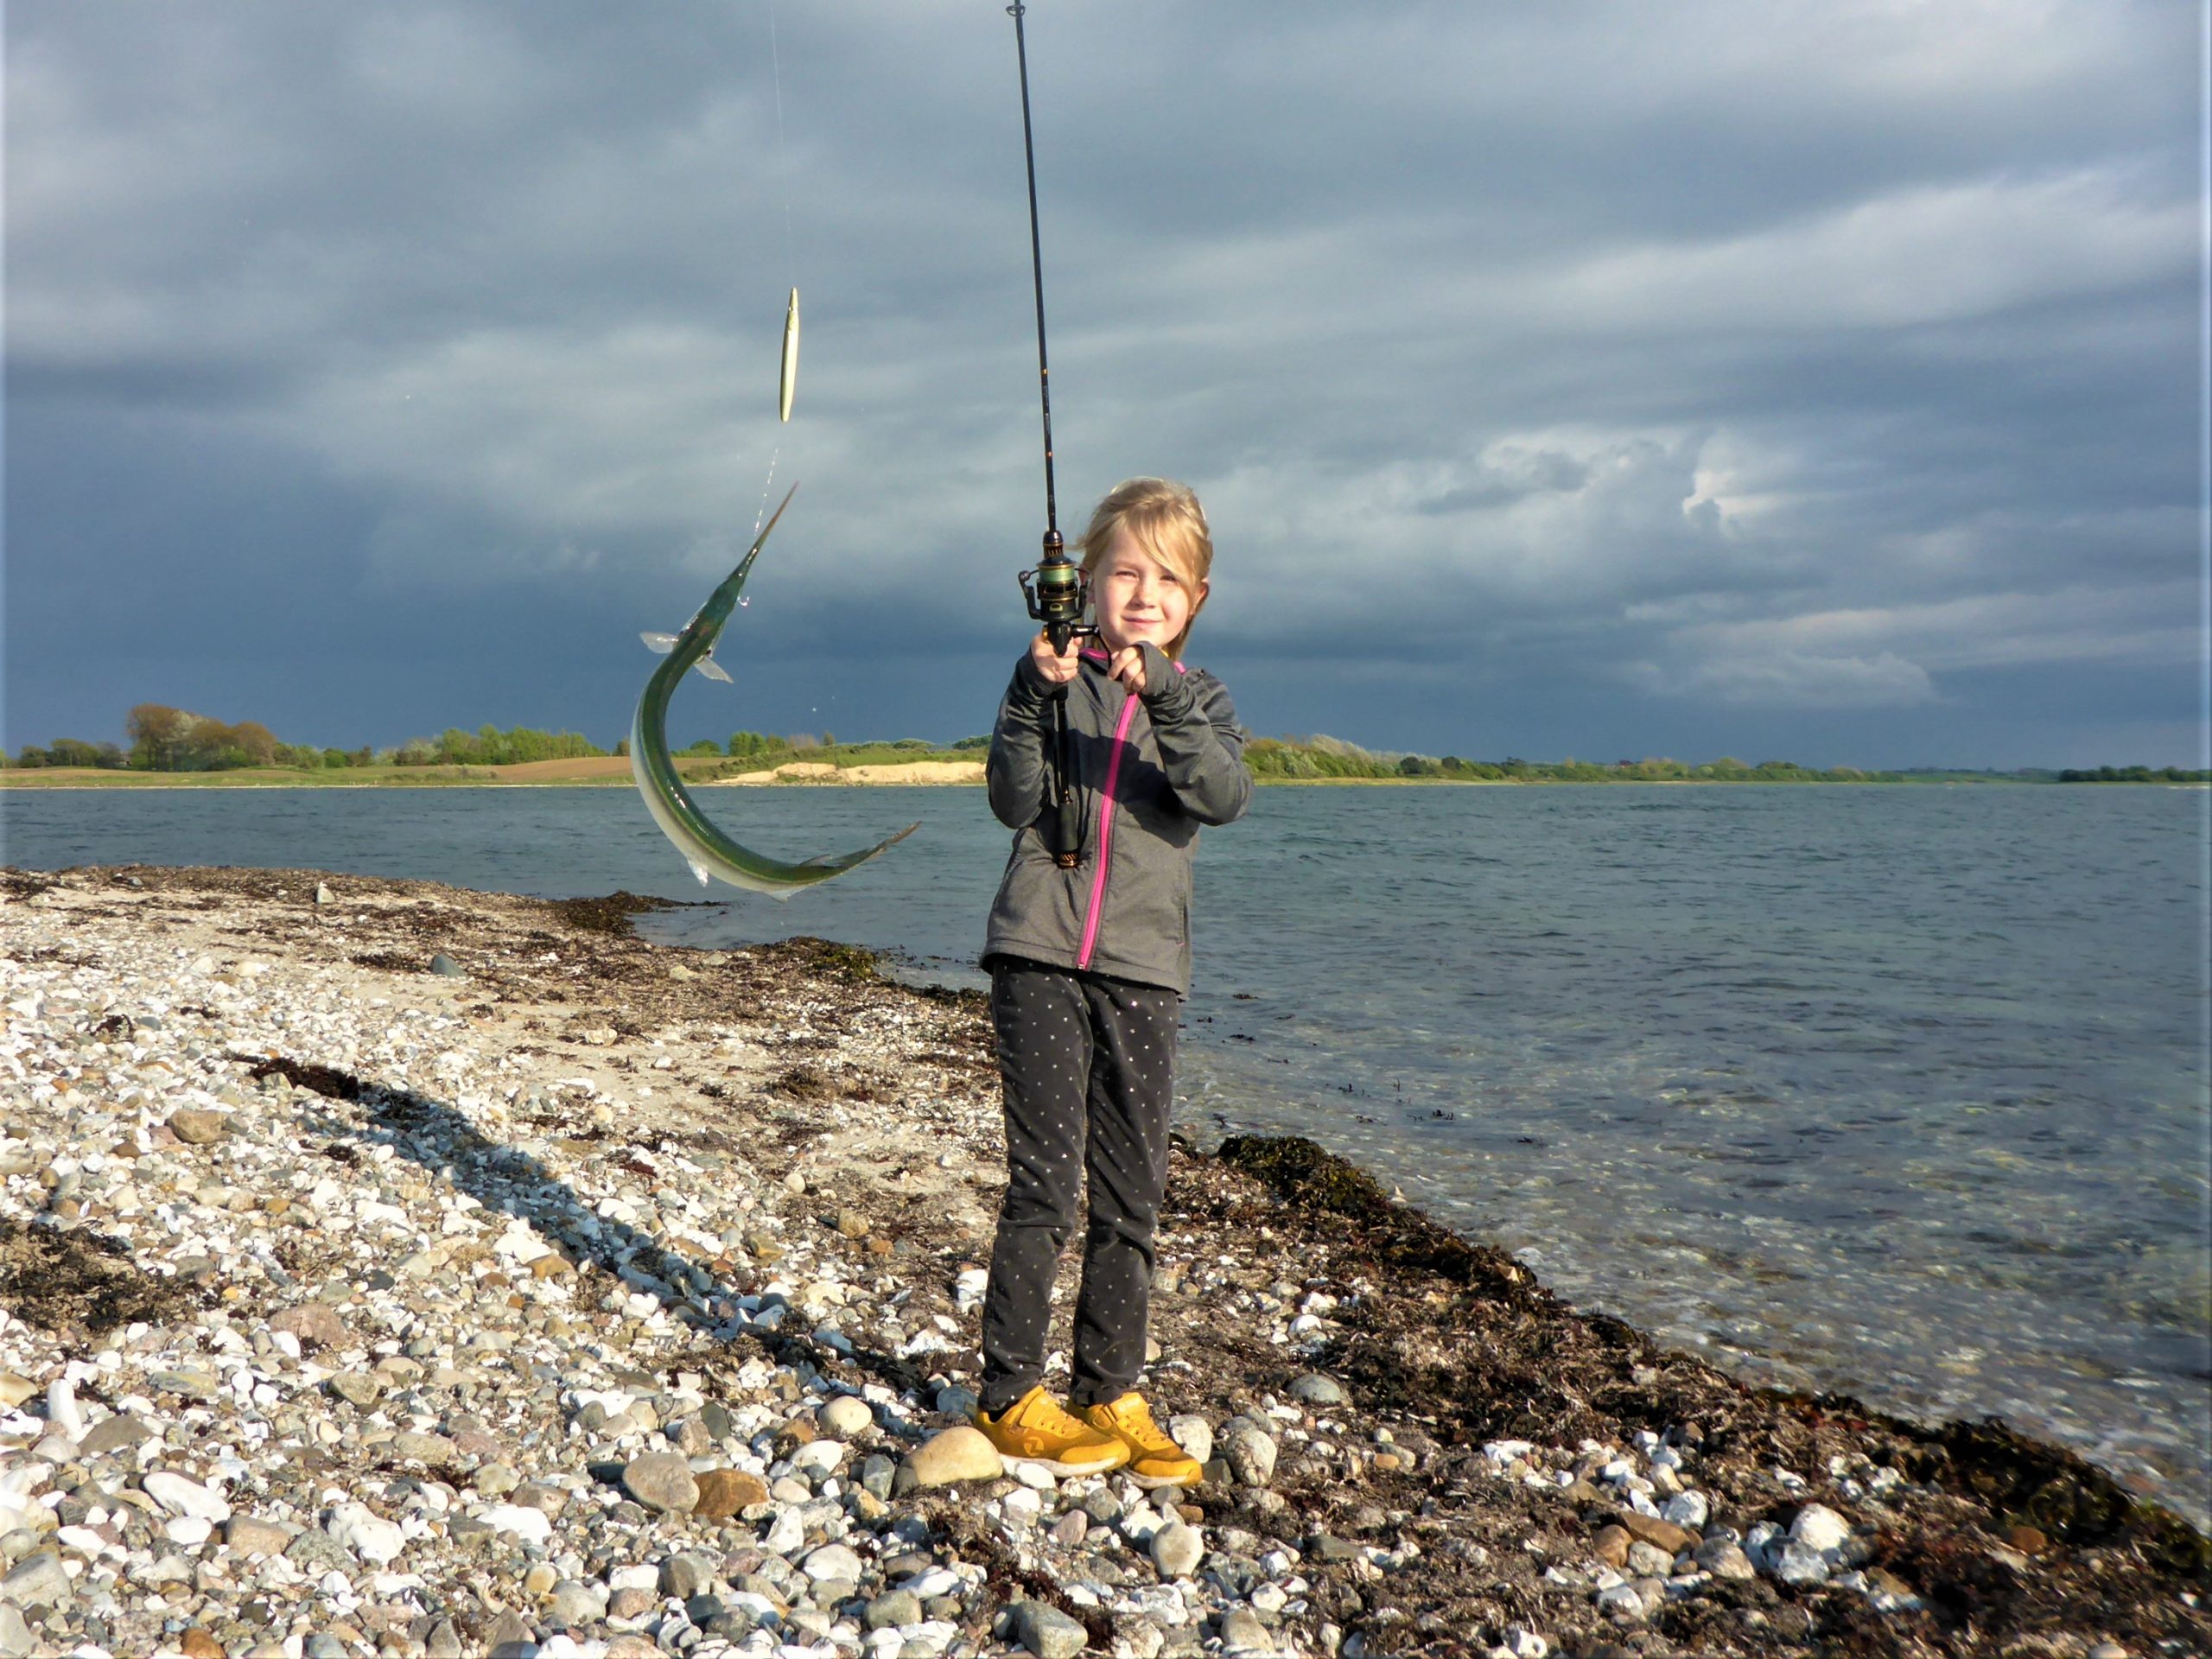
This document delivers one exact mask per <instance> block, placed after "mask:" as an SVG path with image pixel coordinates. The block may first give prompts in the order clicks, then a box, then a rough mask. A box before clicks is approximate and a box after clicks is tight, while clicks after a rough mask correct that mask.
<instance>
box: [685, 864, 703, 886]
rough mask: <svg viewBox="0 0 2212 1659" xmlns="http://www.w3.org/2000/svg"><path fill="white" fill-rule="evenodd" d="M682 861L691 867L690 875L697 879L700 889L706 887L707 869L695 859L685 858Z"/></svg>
mask: <svg viewBox="0 0 2212 1659" xmlns="http://www.w3.org/2000/svg"><path fill="white" fill-rule="evenodd" d="M684 862H685V863H687V864H689V865H690V867H691V874H694V875H696V876H697V877H698V878H699V885H700V886H701V887H705V886H706V885H707V867H706V866H705V865H703V864H702V863H700V862H699V861H697V860H696V859H690V858H687V859H685V860H684Z"/></svg>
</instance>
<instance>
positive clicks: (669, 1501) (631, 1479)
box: [622, 1452, 699, 1515]
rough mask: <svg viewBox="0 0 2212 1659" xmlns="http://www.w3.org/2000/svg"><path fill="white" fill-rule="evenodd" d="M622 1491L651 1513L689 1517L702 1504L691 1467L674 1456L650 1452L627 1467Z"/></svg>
mask: <svg viewBox="0 0 2212 1659" xmlns="http://www.w3.org/2000/svg"><path fill="white" fill-rule="evenodd" d="M622 1490H623V1491H626V1492H627V1493H629V1494H630V1496H631V1497H634V1498H636V1499H637V1500H638V1502H639V1503H642V1504H644V1505H645V1508H647V1509H649V1510H660V1511H662V1512H663V1513H664V1514H668V1515H689V1514H690V1513H691V1511H692V1510H693V1509H694V1508H695V1507H696V1505H697V1503H698V1502H699V1483H698V1482H697V1481H696V1480H695V1479H693V1478H692V1477H691V1463H690V1459H687V1458H683V1457H679V1456H677V1454H676V1453H675V1452H646V1453H645V1455H644V1456H642V1457H636V1458H632V1459H630V1461H629V1462H628V1463H627V1464H626V1465H623V1469H622Z"/></svg>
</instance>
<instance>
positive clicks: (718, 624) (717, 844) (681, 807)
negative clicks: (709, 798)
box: [630, 485, 921, 899]
mask: <svg viewBox="0 0 2212 1659" xmlns="http://www.w3.org/2000/svg"><path fill="white" fill-rule="evenodd" d="M797 491H798V486H797V485H793V486H791V489H789V490H787V491H785V493H784V499H782V500H781V501H780V502H779V503H778V504H777V506H776V511H775V514H774V516H773V517H772V518H770V519H769V520H768V523H767V524H766V528H764V529H763V530H762V531H761V532H760V534H759V535H758V536H756V537H753V545H752V546H751V547H748V548H747V549H746V550H745V556H744V557H743V558H742V559H740V560H739V561H738V564H737V569H734V570H733V571H731V572H730V573H729V575H728V576H726V577H724V578H723V580H722V583H721V586H720V587H719V588H715V591H714V592H713V593H712V594H709V595H708V598H707V602H706V603H705V604H704V605H702V606H701V607H699V613H698V614H697V615H696V616H695V617H693V618H692V619H691V620H690V621H689V622H688V623H686V624H685V625H684V627H683V632H682V633H675V634H670V633H647V634H640V635H639V638H640V639H643V640H644V641H645V644H646V645H649V646H651V647H652V649H653V650H655V651H658V652H666V653H667V656H668V660H667V661H666V662H664V663H663V664H661V665H660V666H659V667H658V669H656V670H654V671H653V677H652V678H651V679H649V680H647V681H646V682H645V694H644V695H643V696H640V697H639V699H638V712H637V715H636V716H635V718H633V719H632V721H631V722H630V775H631V776H632V777H633V778H635V779H637V780H638V790H639V793H640V794H642V795H643V796H644V797H645V807H646V810H648V811H650V812H651V813H652V815H653V822H654V823H658V825H660V828H661V833H662V834H663V835H664V836H667V837H668V838H669V840H671V842H675V843H676V850H677V852H679V853H681V854H683V861H684V862H685V863H687V864H689V865H690V867H691V874H694V875H696V876H697V877H698V878H699V884H700V885H701V886H702V887H704V886H705V885H706V883H707V880H708V878H709V877H710V876H720V877H721V879H722V880H725V881H727V882H728V883H729V885H730V886H732V887H743V888H745V889H747V891H748V892H752V893H766V894H768V895H769V897H771V898H773V899H788V898H790V897H791V894H793V893H797V892H798V890H799V889H800V888H801V887H812V886H813V885H814V884H815V883H816V882H817V881H827V880H829V878H830V877H832V876H836V875H842V874H844V873H845V872H846V871H847V870H849V869H851V868H853V867H854V866H855V864H865V863H866V862H867V861H868V860H869V859H871V858H874V856H875V855H877V854H878V853H880V852H881V851H882V850H883V849H885V848H887V847H889V846H891V845H893V843H895V842H901V841H904V840H905V839H906V837H907V836H911V835H912V834H913V833H914V831H915V830H917V829H919V828H921V826H920V825H919V824H918V823H910V824H908V825H907V826H906V828H905V829H901V830H900V831H899V833H898V834H897V835H895V836H891V837H890V838H889V839H888V840H886V841H879V842H876V844H875V845H874V846H873V847H864V848H862V849H861V850H860V851H858V852H856V853H840V854H835V855H832V854H829V853H820V854H817V855H815V856H814V857H812V858H808V859H802V860H801V861H799V862H798V863H796V864H785V863H781V862H779V861H777V860H775V859H772V858H764V857H763V856H762V855H760V854H759V853H756V852H754V851H753V849H751V848H749V847H741V846H739V845H738V843H737V842H734V841H732V840H731V839H730V838H729V837H728V836H726V835H724V834H723V833H722V832H721V830H719V829H715V826H714V825H713V824H712V823H709V822H708V821H707V816H706V814H705V813H703V812H702V811H700V810H699V807H698V804H697V803H696V801H694V800H693V799H692V798H691V797H690V794H689V793H688V792H687V791H685V789H684V787H683V780H682V779H679V778H678V777H677V775H676V763H675V762H674V761H673V760H671V759H670V758H669V753H668V734H667V730H666V726H667V721H668V700H669V698H670V697H671V696H672V695H674V693H675V690H676V686H677V682H678V681H679V680H681V679H682V678H683V676H684V673H685V672H686V671H688V670H690V669H695V668H696V669H697V670H698V671H699V672H701V673H702V674H704V675H705V676H706V677H708V678H709V679H711V680H725V681H726V680H728V678H729V676H728V675H727V674H725V673H724V672H722V671H721V667H720V665H719V664H716V663H715V658H714V650H715V640H716V639H718V638H719V637H720V636H721V631H722V628H723V626H724V625H725V624H727V623H728V621H729V619H730V613H732V612H733V611H734V610H735V609H736V608H737V601H738V596H739V594H741V593H743V592H744V589H745V579H746V577H747V575H750V574H751V573H752V570H753V560H755V559H756V558H758V557H760V548H761V545H762V543H765V542H766V541H767V539H768V531H772V530H773V529H775V527H776V520H777V519H778V518H782V517H783V516H784V509H785V507H787V506H789V505H791V496H792V495H793V494H795V493H797Z"/></svg>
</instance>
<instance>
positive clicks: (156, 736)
mask: <svg viewBox="0 0 2212 1659" xmlns="http://www.w3.org/2000/svg"><path fill="white" fill-rule="evenodd" d="M193 724H194V720H193V716H192V715H188V714H187V713H185V711H184V710H183V709H172V708H170V707H169V706H168V704H167V703H162V702H142V703H139V704H137V706H136V707H135V708H133V709H131V711H130V714H129V715H127V716H126V717H125V718H124V722H123V728H124V735H125V736H127V737H128V738H129V739H130V764H131V765H132V766H136V767H137V768H138V769H139V770H140V771H142V772H175V771H176V770H178V761H179V760H180V759H181V756H182V753H183V748H184V743H185V740H186V739H187V738H188V737H189V736H190V735H191V733H192V728H193Z"/></svg>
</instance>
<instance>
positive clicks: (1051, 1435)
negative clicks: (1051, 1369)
mask: <svg viewBox="0 0 2212 1659" xmlns="http://www.w3.org/2000/svg"><path fill="white" fill-rule="evenodd" d="M976 1427H977V1428H980V1429H982V1431H983V1438H984V1439H985V1440H988V1441H989V1442H990V1443H991V1444H992V1445H993V1446H996V1447H997V1448H998V1453H999V1455H1000V1456H1001V1457H1002V1458H1020V1459H1022V1460H1023V1461H1024V1462H1027V1463H1040V1464H1042V1465H1045V1467H1046V1468H1047V1469H1049V1470H1051V1471H1052V1472H1053V1473H1054V1474H1056V1475H1103V1474H1104V1473H1105V1472H1106V1471H1108V1470H1109V1469H1118V1468H1120V1467H1121V1466H1122V1465H1123V1464H1124V1463H1126V1462H1128V1458H1129V1448H1128V1446H1126V1445H1125V1444H1124V1443H1123V1442H1122V1440H1121V1439H1120V1438H1119V1437H1118V1436H1116V1435H1115V1434H1113V1433H1099V1432H1098V1431H1097V1430H1096V1429H1092V1428H1087V1427H1084V1425H1083V1424H1082V1423H1080V1422H1078V1421H1076V1420H1075V1419H1074V1418H1073V1417H1071V1416H1070V1415H1068V1414H1067V1413H1066V1412H1065V1411H1064V1410H1062V1409H1061V1408H1060V1403H1059V1402H1058V1401H1057V1400H1055V1399H1053V1398H1052V1395H1049V1394H1047V1393H1046V1392H1045V1385H1044V1384H1043V1383H1039V1384H1038V1385H1037V1386H1036V1387H1035V1388H1033V1389H1030V1390H1029V1392H1028V1393H1027V1394H1025V1395H1022V1396H1021V1398H1020V1399H1019V1400H1017V1401H1015V1402H1014V1403H1013V1404H1012V1405H1010V1406H1008V1407H1007V1408H1006V1409H1005V1410H1004V1411H1002V1412H1001V1413H1000V1414H998V1415H997V1416H996V1417H994V1416H992V1415H991V1414H990V1413H988V1412H987V1411H984V1410H983V1409H982V1408H980V1407H979V1408H977V1409H976Z"/></svg>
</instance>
